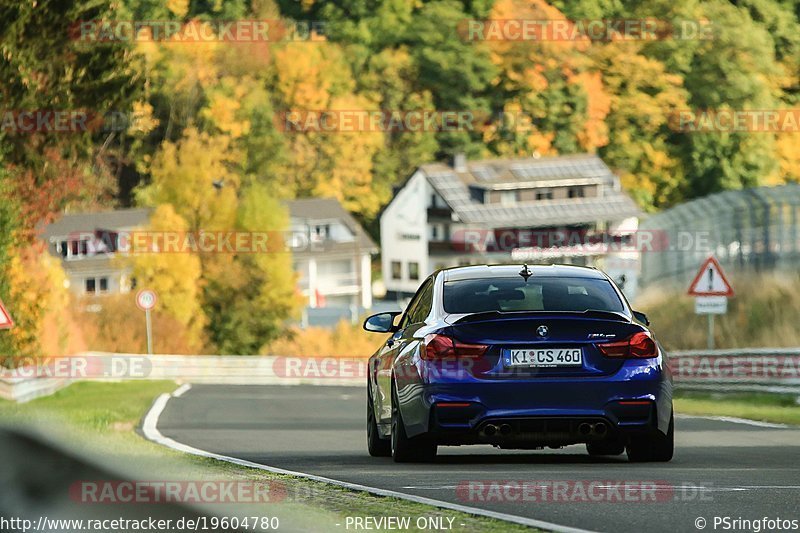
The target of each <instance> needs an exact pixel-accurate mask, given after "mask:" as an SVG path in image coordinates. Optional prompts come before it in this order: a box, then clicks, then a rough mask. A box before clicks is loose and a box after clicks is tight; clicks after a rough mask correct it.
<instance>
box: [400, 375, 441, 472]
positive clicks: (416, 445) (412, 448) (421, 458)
mask: <svg viewBox="0 0 800 533" xmlns="http://www.w3.org/2000/svg"><path fill="white" fill-rule="evenodd" d="M391 443H392V446H391V449H392V458H393V459H394V462H395V463H422V462H428V461H433V459H434V458H435V457H436V447H437V446H436V442H434V441H433V440H432V439H431V438H430V437H429V436H428V435H425V434H423V435H419V436H416V437H413V438H410V437H409V436H408V435H407V434H406V425H405V424H404V423H403V418H402V415H401V414H400V409H399V408H398V400H397V393H396V392H395V391H394V389H392V438H391Z"/></svg>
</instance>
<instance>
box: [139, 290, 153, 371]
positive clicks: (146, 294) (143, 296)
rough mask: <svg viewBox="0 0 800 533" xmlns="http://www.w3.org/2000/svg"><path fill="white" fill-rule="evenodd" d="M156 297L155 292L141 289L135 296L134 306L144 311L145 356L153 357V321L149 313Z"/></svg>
mask: <svg viewBox="0 0 800 533" xmlns="http://www.w3.org/2000/svg"><path fill="white" fill-rule="evenodd" d="M157 301H158V296H156V293H155V291H152V290H150V289H142V290H141V291H139V294H137V295H136V305H138V306H139V309H141V310H142V311H144V322H145V327H146V329H147V355H153V321H152V320H151V318H150V311H151V310H152V309H153V308H154V307H155V306H156V302H157Z"/></svg>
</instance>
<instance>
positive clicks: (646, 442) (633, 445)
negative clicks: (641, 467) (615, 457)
mask: <svg viewBox="0 0 800 533" xmlns="http://www.w3.org/2000/svg"><path fill="white" fill-rule="evenodd" d="M627 451H628V460H629V461H631V462H633V463H645V462H647V463H666V462H667V461H671V460H672V455H673V453H674V451H675V417H674V415H672V414H670V416H669V429H668V430H667V434H666V435H662V434H661V432H659V431H656V432H655V434H653V435H649V436H647V437H637V438H633V439H631V442H630V443H629V444H628V448H627Z"/></svg>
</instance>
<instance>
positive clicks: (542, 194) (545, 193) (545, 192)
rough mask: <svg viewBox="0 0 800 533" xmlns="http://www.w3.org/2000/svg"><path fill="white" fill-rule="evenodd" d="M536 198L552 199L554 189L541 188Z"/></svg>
mask: <svg viewBox="0 0 800 533" xmlns="http://www.w3.org/2000/svg"><path fill="white" fill-rule="evenodd" d="M536 199H537V200H552V199H553V191H551V190H550V189H541V190H538V191H536Z"/></svg>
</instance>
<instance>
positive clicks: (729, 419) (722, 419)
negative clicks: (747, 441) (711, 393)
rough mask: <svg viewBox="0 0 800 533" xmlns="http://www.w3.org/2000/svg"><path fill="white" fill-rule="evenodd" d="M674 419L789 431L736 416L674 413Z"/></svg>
mask: <svg viewBox="0 0 800 533" xmlns="http://www.w3.org/2000/svg"><path fill="white" fill-rule="evenodd" d="M675 417H676V418H703V419H705V420H716V421H718V422H730V423H731V424H743V425H746V426H755V427H760V428H768V429H791V428H792V426H791V425H789V424H783V423H781V422H763V421H761V420H753V419H751V418H740V417H738V416H726V415H690V414H684V413H675Z"/></svg>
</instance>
